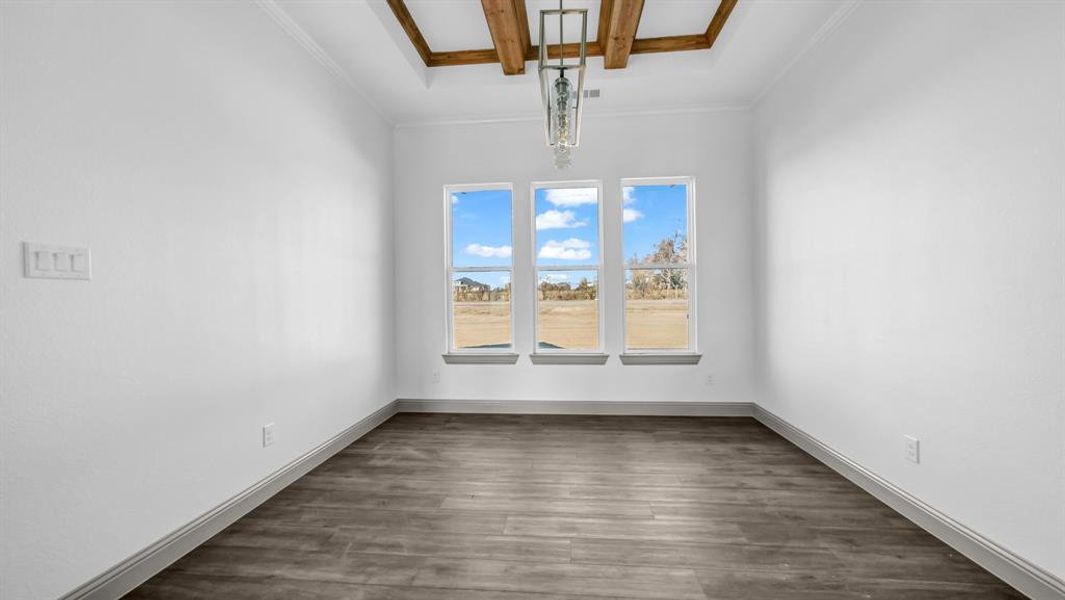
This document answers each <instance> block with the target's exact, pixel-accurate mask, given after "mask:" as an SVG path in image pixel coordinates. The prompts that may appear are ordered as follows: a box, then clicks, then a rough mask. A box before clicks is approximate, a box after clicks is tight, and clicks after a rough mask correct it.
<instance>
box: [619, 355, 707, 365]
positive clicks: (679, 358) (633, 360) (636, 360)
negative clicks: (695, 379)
mask: <svg viewBox="0 0 1065 600" xmlns="http://www.w3.org/2000/svg"><path fill="white" fill-rule="evenodd" d="M702 357H703V355H702V354H699V353H696V352H662V353H659V354H652V353H646V354H644V353H636V354H622V355H621V362H622V364H626V365H696V364H699V359H701V358H702Z"/></svg>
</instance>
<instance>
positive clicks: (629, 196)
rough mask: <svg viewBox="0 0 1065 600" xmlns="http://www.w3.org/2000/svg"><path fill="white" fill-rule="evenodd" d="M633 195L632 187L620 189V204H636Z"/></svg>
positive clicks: (634, 189) (634, 192) (634, 190)
mask: <svg viewBox="0 0 1065 600" xmlns="http://www.w3.org/2000/svg"><path fill="white" fill-rule="evenodd" d="M635 194H636V188H634V187H629V186H626V187H623V188H621V200H622V202H624V203H625V204H632V203H633V202H636V195H635Z"/></svg>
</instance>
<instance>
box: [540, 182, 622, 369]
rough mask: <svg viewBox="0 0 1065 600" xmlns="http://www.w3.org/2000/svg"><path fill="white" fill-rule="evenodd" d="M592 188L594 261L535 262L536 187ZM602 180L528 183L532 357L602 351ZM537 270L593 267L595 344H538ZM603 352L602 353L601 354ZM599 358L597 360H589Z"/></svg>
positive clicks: (591, 353) (588, 269) (558, 188)
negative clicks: (554, 346) (568, 346)
mask: <svg viewBox="0 0 1065 600" xmlns="http://www.w3.org/2000/svg"><path fill="white" fill-rule="evenodd" d="M593 187H594V188H595V189H596V214H597V216H596V221H597V222H598V227H597V232H596V235H597V236H598V240H597V241H596V243H597V246H596V253H597V254H598V257H597V262H596V263H586V264H580V265H545V266H540V265H539V263H537V249H536V248H537V245H538V239H537V235H536V190H564V189H583V188H593ZM603 204H604V202H603V182H602V181H601V180H598V179H586V180H578V181H534V182H532V183H531V184H529V207H530V208H529V212H530V215H531V216H530V219H529V220H530V225H529V227H530V228H531V230H532V238H531V239H532V252H530V255H531V256H532V274H533V352H532V354H533V357H534V358H535V357H536V356H537V355H539V356H546V355H555V356H562V355H575V356H582V355H596V356H598V355H603V352H604V350H603V348H604V346H603V337H604V331H605V329H604V321H605V320H606V319H605V314H604V312H603V309H604V304H603V297H604V295H605V294H604V293H603V290H604V287H603V279H604V278H603V276H604V275H605V272H604V271H605V269H604V268H603V264H604V260H603V257H604V254H605V252H604V251H605V248H604V246H603ZM540 271H559V272H565V271H595V273H596V303H597V305H598V306H597V309H596V310H597V313H598V314H597V321H598V323H597V324H596V328H597V331H598V333H597V335H598V338H597V339H596V347H595V348H580V349H575V350H569V349H566V348H559V349H552V348H540V339H539V338H540V295H539V294H540ZM603 356H605V355H603ZM592 362H601V361H592Z"/></svg>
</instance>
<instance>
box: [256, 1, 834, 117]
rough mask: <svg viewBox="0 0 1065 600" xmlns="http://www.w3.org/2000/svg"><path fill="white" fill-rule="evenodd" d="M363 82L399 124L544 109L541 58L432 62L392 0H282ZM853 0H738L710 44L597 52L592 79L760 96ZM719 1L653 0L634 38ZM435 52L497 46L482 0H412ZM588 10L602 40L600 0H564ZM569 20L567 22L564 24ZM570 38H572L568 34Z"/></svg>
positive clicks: (662, 99) (653, 96)
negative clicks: (613, 63) (515, 63)
mask: <svg viewBox="0 0 1065 600" xmlns="http://www.w3.org/2000/svg"><path fill="white" fill-rule="evenodd" d="M274 2H275V3H276V6H277V7H280V8H281V9H282V10H283V11H284V12H285V13H287V15H288V16H289V18H291V20H292V21H293V22H294V23H295V25H297V26H298V27H299V28H300V29H302V30H303V32H304V33H305V34H306V35H307V36H308V37H309V38H311V39H312V40H313V43H316V44H317V45H318V46H320V47H321V49H322V50H324V52H325V53H326V54H327V55H328V58H327V59H326V60H329V59H331V60H332V61H333V62H335V63H336V65H337V66H339V68H340V69H341V70H342V71H343V72H344V73H346V74H347V76H348V77H349V78H350V79H351V80H352V81H354V82H355V85H356V87H358V88H359V89H360V91H362V92H363V94H364V95H365V96H366V97H367V98H368V99H369V100H370V101H371V102H372V103H374V104H375V105H376V106H377V107H378V108H379V110H381V112H382V113H383V114H384V115H385V116H386V117H388V118H389V119H390V120H392V121H393V122H396V123H401V124H402V123H421V122H437V121H456V120H493V119H513V118H525V117H535V116H536V115H538V114H539V111H540V106H539V102H540V96H539V88H538V85H539V83H538V80H537V77H536V68H535V63H527V66H526V73H525V74H524V75H515V76H510V77H506V76H504V75H503V72H502V70H501V69H500V66H499V65H498V64H487V65H469V66H460V67H434V68H432V69H428V68H426V67H425V66H424V64H423V63H422V62H421V60H420V59H419V58H418V56H417V54H416V53H415V51H414V49H413V46H412V45H411V43H410V40H408V39H407V37H406V35H405V34H404V33H403V30H402V29H401V28H400V27H399V25H398V23H397V22H396V20H395V17H394V16H393V15H392V12H391V10H390V9H389V8H388V6H387V5H386V4H385V1H384V0H274ZM851 3H853V0H739V3H738V4H737V5H736V8H735V10H734V11H733V13H732V16H731V17H730V18H729V20H728V22H727V24H726V25H725V29H724V31H723V32H722V34H721V36H720V37H719V38H718V40H717V43H716V44H715V45H714V47H713V49H711V50H709V51H706V50H701V51H694V52H677V53H666V54H638V55H633V56H631V57H630V59H629V66H628V68H626V69H616V70H609V71H608V70H604V69H603V61H602V59H601V58H590V59H589V67H588V73H587V87H589V88H599V89H600V90H602V96H601V97H600V98H598V99H594V100H589V101H588V103H587V105H586V107H585V114H586V115H594V114H595V113H617V112H630V111H632V112H640V111H660V110H667V111H668V110H685V109H698V108H702V107H718V106H737V105H747V104H749V103H751V102H752V101H753V100H754V99H755V98H756V97H757V96H758V95H759V94H760V93H761V92H762V91H763V90H764V89H765V88H766V87H767V86H769V85H770V84H771V83H772V82H773V81H774V80H775V79H776V78H777V77H778V76H779V75H780V73H781V72H783V71H784V70H785V69H786V68H787V67H788V66H789V65H790V64H791V63H792V62H793V61H794V59H795V57H796V56H798V55H799V54H800V53H801V52H803V51H804V50H805V49H806V48H807V47H808V46H809V45H810V43H811V42H812V40H813V39H815V38H816V37H817V36H818V35H819V34H820V32H821V31H822V30H823V28H824V27H826V25H827V24H828V23H830V22H832V21H833V20H834V17H835V16H836V15H837V14H838V13H842V11H843V10H844V9H845V8H846V5H848V4H851ZM717 4H718V3H717V0H647V1H646V4H645V7H644V12H643V16H642V18H641V20H640V26H639V32H638V36H637V37H641V38H644V37H657V36H664V35H682V34H692V33H700V32H702V31H705V29H706V26H707V24H708V23H709V22H710V18H711V17H712V16H713V13H714V11H715V10H716V8H717ZM407 5H408V7H409V9H410V12H411V15H412V16H413V17H414V19H415V21H416V22H417V23H418V26H419V28H420V29H421V31H422V34H423V35H424V36H425V38H426V41H427V42H428V43H429V46H430V47H431V48H432V49H433V50H434V51H445V50H470V49H481V48H491V47H492V40H491V36H490V35H489V32H488V26H487V25H486V24H485V20H484V13H483V12H482V11H481V3H480V1H479V0H407ZM565 5H566V8H571V7H572V8H587V9H589V17H588V37H589V39H590V40H594V39H595V32H596V28H597V26H598V13H599V1H598V0H566V2H565ZM557 6H558V4H557V1H554V0H528V13H529V21H530V25H531V32H532V39H533V43H536V38H537V27H538V23H539V10H540V9H541V8H557ZM567 27H569V25H568V24H567ZM567 37H568V36H567Z"/></svg>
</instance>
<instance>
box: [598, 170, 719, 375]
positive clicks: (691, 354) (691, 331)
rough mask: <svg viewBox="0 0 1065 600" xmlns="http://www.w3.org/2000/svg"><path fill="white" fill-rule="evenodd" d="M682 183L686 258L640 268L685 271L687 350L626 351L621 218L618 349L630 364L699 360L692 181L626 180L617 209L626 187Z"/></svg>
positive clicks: (621, 210)
mask: <svg viewBox="0 0 1065 600" xmlns="http://www.w3.org/2000/svg"><path fill="white" fill-rule="evenodd" d="M678 184H682V185H684V186H685V189H686V190H687V213H688V215H687V217H688V259H687V261H686V262H683V263H672V264H648V265H640V266H639V268H640V269H677V268H686V269H687V270H688V347H687V348H629V347H628V339H629V336H628V331H627V328H628V318H627V314H628V306H627V305H628V298H627V294H626V293H625V291H626V290H625V284H624V282H625V272H626V271H629V270H630V267H629V265H628V263H627V262H625V261H626V260H627V259H628V257H626V256H624V254H625V223H624V219H622V224H621V239H620V244H619V252H620V253H621V254H622V257H621V269H622V271H621V281H622V285H621V347H622V349H623V350H622V352H623V354H622V356H621V358H622V361H623V362H626V363H629V364H639V363H670V362H677V363H689V362H690V363H696V362H698V360H699V357H700V355H699V349H698V348H699V344H698V336H697V332H698V331H699V328H698V310H697V307H698V306H699V303H698V302H697V296H696V294H697V291H698V285H697V278H698V277H697V276H698V269H696V257H697V256H698V253H697V252H696V240H697V237H696V234H695V178H694V177H691V176H682V177H629V178H624V179H622V180H621V182H620V185H619V186H618V204H619V206H618V210H619V213H621V214H623V213H624V210H625V191H624V190H625V188H626V187H634V186H641V185H678ZM654 357H663V358H662V360H654Z"/></svg>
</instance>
